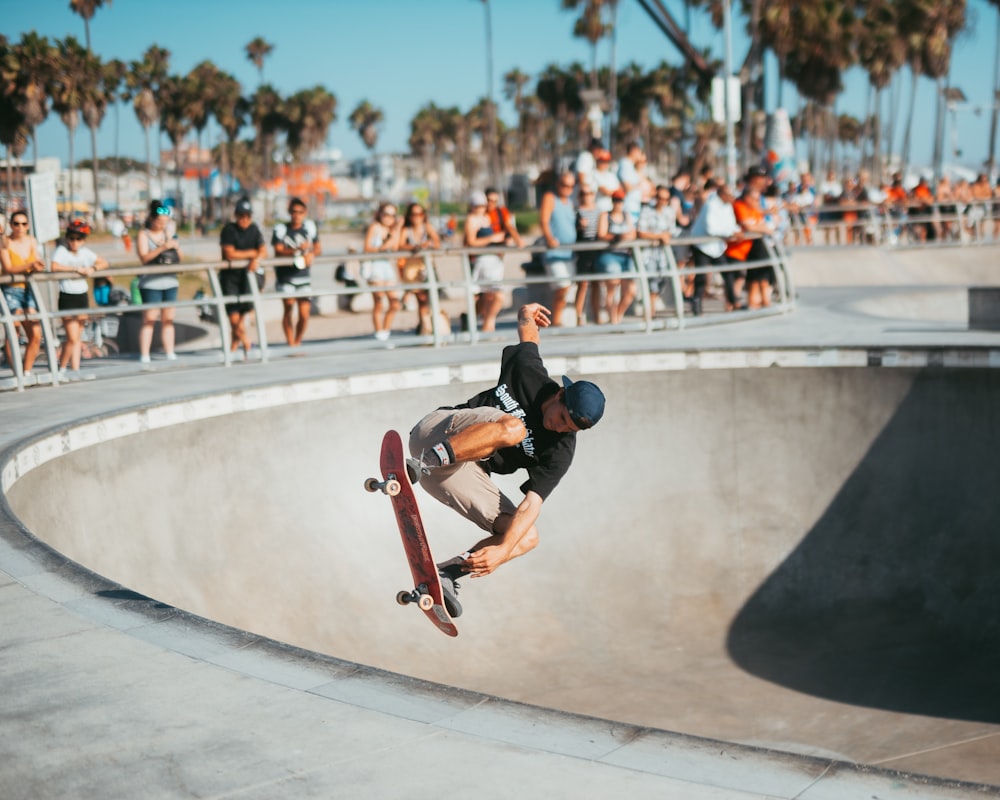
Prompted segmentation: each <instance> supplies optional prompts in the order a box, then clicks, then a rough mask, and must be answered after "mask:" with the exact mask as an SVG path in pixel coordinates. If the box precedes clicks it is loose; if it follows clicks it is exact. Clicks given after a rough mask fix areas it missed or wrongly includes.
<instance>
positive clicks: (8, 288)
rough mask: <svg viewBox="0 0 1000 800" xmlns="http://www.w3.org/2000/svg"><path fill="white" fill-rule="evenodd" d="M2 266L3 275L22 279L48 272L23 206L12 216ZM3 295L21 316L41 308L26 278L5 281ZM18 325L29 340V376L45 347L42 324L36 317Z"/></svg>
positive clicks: (2, 250)
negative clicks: (39, 255)
mask: <svg viewBox="0 0 1000 800" xmlns="http://www.w3.org/2000/svg"><path fill="white" fill-rule="evenodd" d="M0 265H2V272H3V274H4V275H19V276H21V277H22V278H26V277H27V276H28V275H31V274H32V273H33V272H44V271H45V262H44V261H42V260H41V259H40V258H39V257H38V243H37V242H36V241H35V237H34V236H32V235H31V234H30V233H29V232H28V212H26V211H24V210H23V209H19V210H17V211H15V212H13V213H12V214H11V215H10V235H9V236H8V237H7V238H6V242H5V243H4V246H3V247H2V248H0ZM3 296H4V299H5V300H6V301H7V307H8V308H9V309H10V312H11V313H12V314H14V315H16V316H19V317H21V316H25V315H27V314H29V313H31V312H33V311H38V302H37V301H36V300H35V296H34V294H32V292H31V287H30V286H28V283H27V281H25V280H20V281H18V282H17V283H8V284H6V285H5V286H4V287H3ZM19 324H20V326H21V328H23V330H24V335H25V337H26V338H27V340H28V344H27V346H26V347H25V348H24V360H23V361H22V362H21V364H22V370H23V372H22V374H23V375H24V376H25V377H29V378H30V377H31V368H32V367H33V366H34V364H35V359H36V358H38V352H39V350H40V349H41V346H42V323H41V322H40V321H38V320H37V319H35V320H29V319H23V320H20V321H19ZM6 349H7V363H8V364H13V363H14V356H13V353H12V352H11V346H10V342H9V341H8V342H7V343H6Z"/></svg>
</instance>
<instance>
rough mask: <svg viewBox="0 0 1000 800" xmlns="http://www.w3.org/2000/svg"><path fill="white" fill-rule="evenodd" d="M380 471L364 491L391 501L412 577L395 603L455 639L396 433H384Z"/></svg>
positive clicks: (367, 483)
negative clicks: (415, 611)
mask: <svg viewBox="0 0 1000 800" xmlns="http://www.w3.org/2000/svg"><path fill="white" fill-rule="evenodd" d="M379 467H380V468H381V470H382V480H381V481H379V480H377V479H376V478H369V479H368V480H367V481H365V489H367V490H368V491H369V492H376V491H381V492H383V493H384V494H387V495H388V496H389V499H390V500H391V501H392V510H393V511H394V512H395V514H396V523H397V524H398V525H399V535H400V538H402V540H403V550H405V551H406V560H407V561H408V562H409V564H410V574H411V575H412V576H413V587H414V588H413V590H412V591H403V592H400V593H399V594H397V595H396V601H397V602H398V603H400V605H408V604H409V603H416V604H417V605H418V607H419V608H420V610H421V611H423V612H424V614H426V615H427V619H429V620H430V621H431V622H433V623H434V625H435V626H436V627H437V628H438V630H440V631H441V632H442V633H445V634H447V635H448V636H458V628H456V627H455V623H454V622H453V621H452V618H451V615H450V614H449V613H448V611H447V609H446V608H445V607H444V598H443V595H442V593H441V578H440V577H439V576H438V571H437V565H436V564H435V562H434V557H433V556H432V555H431V548H430V545H428V544H427V536H426V534H425V533H424V524H423V522H422V521H421V519H420V509H419V507H418V506H417V498H416V496H415V495H414V494H413V485H412V484H411V483H410V479H409V478H408V477H407V475H406V460H405V456H404V453H403V441H402V439H400V436H399V434H398V433H397V432H396V431H387V432H386V434H385V436H384V437H383V439H382V455H381V457H380V459H379Z"/></svg>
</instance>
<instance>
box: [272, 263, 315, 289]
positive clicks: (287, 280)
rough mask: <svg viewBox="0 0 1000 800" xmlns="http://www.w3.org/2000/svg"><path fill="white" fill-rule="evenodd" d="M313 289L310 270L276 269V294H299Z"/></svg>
mask: <svg viewBox="0 0 1000 800" xmlns="http://www.w3.org/2000/svg"><path fill="white" fill-rule="evenodd" d="M311 287H312V276H311V275H310V271H309V270H308V269H296V268H295V267H275V268H274V290H275V291H276V292H297V291H299V290H300V289H309V288H311Z"/></svg>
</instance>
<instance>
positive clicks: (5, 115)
mask: <svg viewBox="0 0 1000 800" xmlns="http://www.w3.org/2000/svg"><path fill="white" fill-rule="evenodd" d="M10 50H11V45H10V43H9V42H8V41H7V37H6V36H4V35H3V34H0V144H2V145H3V146H4V147H5V148H7V200H8V202H9V200H10V198H11V196H12V195H13V193H14V170H13V161H14V158H19V157H20V156H21V155H22V154H23V153H24V150H25V148H26V147H27V145H28V127H27V125H26V124H25V121H24V115H23V114H22V113H21V107H20V104H19V102H18V101H19V98H18V96H17V84H16V81H14V80H13V78H8V77H7V76H6V73H4V72H3V71H2V70H3V65H4V64H5V63H6V62H7V59H8V57H10V56H11V53H10Z"/></svg>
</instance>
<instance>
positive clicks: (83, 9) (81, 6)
mask: <svg viewBox="0 0 1000 800" xmlns="http://www.w3.org/2000/svg"><path fill="white" fill-rule="evenodd" d="M104 5H108V6H110V5H111V0H69V8H70V11H72V12H73V13H74V14H79V15H80V16H81V17H82V18H83V32H84V40H85V41H86V42H87V52H88V53H92V52H93V49H92V48H91V46H90V20H91V19H92V18H93V16H94V14H95V13H96V12H97V9H99V8H100V7H101V6H104Z"/></svg>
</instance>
